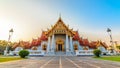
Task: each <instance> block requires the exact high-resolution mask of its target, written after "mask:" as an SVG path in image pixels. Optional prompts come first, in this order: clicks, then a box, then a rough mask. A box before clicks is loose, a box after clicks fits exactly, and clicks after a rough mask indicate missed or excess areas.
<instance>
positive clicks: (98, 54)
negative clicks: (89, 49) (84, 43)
mask: <svg viewBox="0 0 120 68" xmlns="http://www.w3.org/2000/svg"><path fill="white" fill-rule="evenodd" d="M93 53H94V55H95V56H96V57H100V55H101V53H102V52H101V51H100V50H99V49H95V50H94V51H93Z"/></svg>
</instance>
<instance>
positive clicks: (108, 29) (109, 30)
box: [107, 28, 114, 53]
mask: <svg viewBox="0 0 120 68" xmlns="http://www.w3.org/2000/svg"><path fill="white" fill-rule="evenodd" d="M107 32H108V34H109V36H110V43H111V45H110V47H111V49H110V50H111V53H114V51H113V50H114V46H113V45H114V43H113V39H112V32H111V29H110V28H107Z"/></svg>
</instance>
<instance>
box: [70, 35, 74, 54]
mask: <svg viewBox="0 0 120 68" xmlns="http://www.w3.org/2000/svg"><path fill="white" fill-rule="evenodd" d="M70 51H71V52H74V49H73V41H72V37H70Z"/></svg>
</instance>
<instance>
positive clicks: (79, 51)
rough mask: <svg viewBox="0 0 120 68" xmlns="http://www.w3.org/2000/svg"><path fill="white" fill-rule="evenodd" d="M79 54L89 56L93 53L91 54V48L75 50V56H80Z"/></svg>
mask: <svg viewBox="0 0 120 68" xmlns="http://www.w3.org/2000/svg"><path fill="white" fill-rule="evenodd" d="M80 55H84V56H90V55H94V54H93V50H78V51H76V56H80Z"/></svg>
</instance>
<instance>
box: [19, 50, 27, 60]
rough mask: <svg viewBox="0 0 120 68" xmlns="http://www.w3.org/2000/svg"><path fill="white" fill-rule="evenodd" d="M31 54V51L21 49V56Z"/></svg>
mask: <svg viewBox="0 0 120 68" xmlns="http://www.w3.org/2000/svg"><path fill="white" fill-rule="evenodd" d="M28 55H29V51H27V50H21V51H20V52H19V56H20V57H21V58H25V57H26V56H28Z"/></svg>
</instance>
